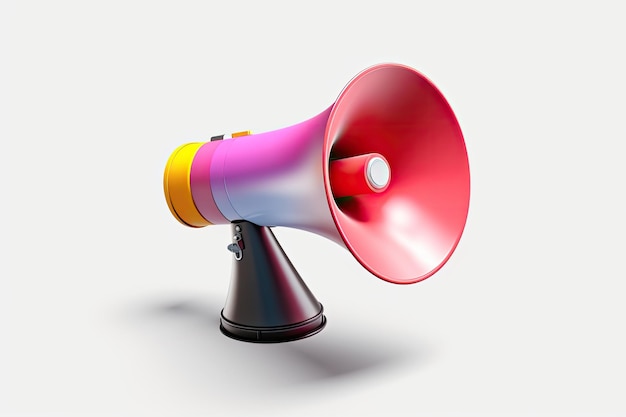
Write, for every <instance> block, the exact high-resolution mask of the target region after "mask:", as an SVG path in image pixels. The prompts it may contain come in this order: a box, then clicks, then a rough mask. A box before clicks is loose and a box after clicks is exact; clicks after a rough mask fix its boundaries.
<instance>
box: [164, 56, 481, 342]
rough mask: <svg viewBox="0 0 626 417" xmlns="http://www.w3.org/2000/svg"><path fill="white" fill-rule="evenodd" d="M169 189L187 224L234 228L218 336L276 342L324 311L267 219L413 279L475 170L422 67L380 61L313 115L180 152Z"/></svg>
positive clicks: (433, 256) (425, 265) (448, 245)
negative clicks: (228, 225)
mask: <svg viewBox="0 0 626 417" xmlns="http://www.w3.org/2000/svg"><path fill="white" fill-rule="evenodd" d="M164 191H165V197H166V201H167V204H168V206H169V209H170V211H171V213H172V214H173V215H174V217H175V218H176V219H178V220H179V221H180V222H181V223H182V224H184V225H186V226H190V227H196V228H198V227H204V226H207V225H211V224H213V225H215V224H232V236H233V241H232V242H231V243H230V244H229V245H228V249H229V250H230V251H231V252H232V255H233V272H232V275H231V283H230V288H229V293H228V296H227V300H226V303H225V306H224V309H223V310H222V314H221V320H220V329H221V330H222V332H223V333H224V334H225V335H227V336H229V337H232V338H235V339H239V340H244V341H252V342H280V341H289V340H295V339H299V338H302V337H307V336H310V335H312V334H315V333H317V332H319V331H320V330H321V329H322V328H323V327H324V326H325V324H326V318H325V316H324V314H323V308H322V305H321V304H320V303H319V302H318V301H317V300H316V299H315V297H314V296H313V294H311V292H310V290H309V289H308V287H307V286H306V284H305V283H304V281H303V280H302V278H301V277H300V275H299V274H298V272H297V271H296V270H295V268H294V267H293V265H292V264H291V262H290V261H289V259H288V258H287V256H286V254H285V253H284V251H283V250H282V248H281V247H280V245H279V244H278V242H277V241H276V238H275V236H274V235H273V233H272V231H271V229H270V228H271V227H273V226H284V227H293V228H296V229H301V230H306V231H309V232H312V233H316V234H318V235H321V236H324V237H326V238H328V239H330V240H332V241H334V242H336V243H338V244H339V245H341V246H343V247H345V248H346V249H347V250H349V251H350V253H352V255H353V256H354V257H355V258H356V259H357V260H358V262H359V263H360V264H361V265H362V266H363V267H365V268H366V269H367V270H368V271H369V272H371V273H372V274H373V275H375V276H377V277H378V278H381V279H383V280H385V281H388V282H391V283H395V284H411V283H415V282H418V281H421V280H424V279H426V278H428V277H429V276H431V275H433V274H434V273H435V272H437V271H438V270H439V269H440V268H441V267H442V266H443V265H444V264H445V263H446V262H447V261H448V259H449V258H450V256H451V255H452V253H453V252H454V250H455V248H456V246H457V244H458V242H459V240H460V238H461V235H462V233H463V229H464V227H465V222H466V219H467V213H468V208H469V199H470V173H469V163H468V158H467V151H466V148H465V142H464V139H463V135H462V132H461V129H460V127H459V124H458V121H457V119H456V117H455V115H454V113H453V111H452V109H451V108H450V105H449V104H448V102H447V101H446V99H445V98H444V96H443V95H442V94H441V92H440V91H439V90H438V89H437V88H436V87H435V85H434V84H433V83H432V82H431V81H430V80H428V79H427V78H426V77H425V76H424V75H422V74H421V73H419V72H418V71H416V70H415V69H413V68H410V67H407V66H404V65H399V64H380V65H376V66H373V67H370V68H367V69H365V70H364V71H362V72H360V73H359V74H358V75H356V76H355V77H354V78H353V79H352V80H351V81H350V82H349V83H348V84H347V85H346V87H345V88H344V89H343V90H342V91H341V93H340V94H339V97H338V98H337V100H336V101H335V103H334V104H332V105H331V106H330V107H328V108H327V109H326V110H324V111H323V112H321V113H320V114H318V115H317V116H315V117H313V118H311V119H309V120H306V121H304V122H301V123H299V124H296V125H293V126H290V127H286V128H283V129H279V130H274V131H271V132H265V133H259V134H251V133H250V132H249V131H245V132H238V133H234V134H232V135H231V137H230V138H224V135H221V136H214V137H212V138H211V140H210V141H207V142H197V143H188V144H185V145H182V146H180V147H179V148H178V149H176V150H175V151H174V152H173V153H172V155H171V156H170V158H169V160H168V162H167V165H166V168H165V173H164Z"/></svg>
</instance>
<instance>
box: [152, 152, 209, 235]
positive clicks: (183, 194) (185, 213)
mask: <svg viewBox="0 0 626 417" xmlns="http://www.w3.org/2000/svg"><path fill="white" fill-rule="evenodd" d="M202 145H203V143H188V144H186V145H182V146H179V147H178V148H177V149H176V150H175V151H174V152H172V155H171V156H170V159H169V160H168V161H167V165H166V166H165V173H164V174H163V191H164V192H165V200H166V201H167V206H168V207H169V208H170V211H171V212H172V214H173V215H174V217H176V219H177V220H178V221H179V222H181V223H182V224H184V225H186V226H191V227H204V226H208V225H209V224H211V222H209V221H208V220H207V219H205V218H204V217H202V215H201V214H200V212H199V211H198V209H197V208H196V205H195V203H194V202H193V196H192V194H191V184H190V182H189V176H190V173H191V163H192V162H193V158H194V156H195V155H196V152H197V151H198V149H200V147H201V146H202Z"/></svg>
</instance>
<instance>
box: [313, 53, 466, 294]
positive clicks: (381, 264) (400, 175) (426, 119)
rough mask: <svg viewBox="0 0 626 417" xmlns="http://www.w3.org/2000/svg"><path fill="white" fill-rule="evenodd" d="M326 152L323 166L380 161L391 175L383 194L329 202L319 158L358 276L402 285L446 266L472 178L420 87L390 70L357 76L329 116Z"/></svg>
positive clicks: (415, 78) (410, 75)
mask: <svg viewBox="0 0 626 417" xmlns="http://www.w3.org/2000/svg"><path fill="white" fill-rule="evenodd" d="M324 151H325V152H324V153H325V155H330V159H337V158H346V157H351V156H355V155H361V154H366V153H379V154H381V155H383V156H384V157H385V158H386V159H387V161H388V163H389V165H390V167H391V172H392V176H391V181H390V183H389V186H388V188H387V189H386V190H385V191H384V192H382V193H368V194H361V195H356V196H352V197H346V198H341V199H337V198H334V196H333V193H332V189H331V185H330V179H329V164H330V161H329V158H324V162H323V164H324V176H325V178H324V182H325V187H326V194H327V199H328V204H329V206H330V210H331V214H332V217H333V220H334V221H335V224H336V226H337V229H338V231H339V233H340V235H341V237H342V239H343V241H344V243H345V245H346V247H347V248H348V249H349V250H350V251H351V252H352V254H353V255H354V256H355V258H356V259H357V260H358V261H359V262H360V263H361V264H362V265H363V266H364V267H365V268H367V269H368V270H369V271H370V272H372V273H373V274H374V275H376V276H378V277H379V278H382V279H384V280H386V281H390V282H393V283H398V284H408V283H413V282H418V281H421V280H423V279H425V278H428V277H429V276H431V275H432V274H434V273H435V272H436V271H437V270H439V269H440V268H441V267H442V266H443V265H444V264H445V262H446V261H447V260H448V259H449V257H450V256H451V254H452V252H453V251H454V249H455V248H456V246H457V244H458V242H459V239H460V238H461V235H462V233H463V229H464V227H465V222H466V218H467V212H468V208H469V197H470V173H469V164H468V159H467V152H466V149H465V142H464V140H463V135H462V133H461V129H460V127H459V124H458V122H457V120H456V117H455V115H454V113H453V112H452V109H451V108H450V106H449V105H448V103H447V101H446V99H445V98H444V97H443V95H442V94H441V93H440V92H439V90H438V89H437V88H436V87H435V86H434V85H433V84H432V83H431V82H430V81H429V80H428V79H427V78H426V77H424V76H423V75H421V74H420V73H419V72H417V71H415V70H414V69H412V68H409V67H405V66H402V65H397V64H382V65H377V66H375V67H371V68H369V69H366V70H365V71H363V72H361V73H360V74H358V75H357V76H356V77H355V78H354V79H352V80H351V81H350V83H349V84H348V85H347V86H346V87H345V88H344V90H343V91H342V92H341V94H340V96H339V98H338V99H337V102H336V104H335V105H334V107H333V110H332V113H331V115H330V117H329V122H328V125H327V128H326V133H325V138H324Z"/></svg>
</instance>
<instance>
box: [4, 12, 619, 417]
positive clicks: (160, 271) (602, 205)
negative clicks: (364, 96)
mask: <svg viewBox="0 0 626 417" xmlns="http://www.w3.org/2000/svg"><path fill="white" fill-rule="evenodd" d="M504 3H505V2H496V1H473V2H460V1H459V2H449V1H430V2H408V1H407V2H398V1H385V2H379V3H376V4H375V3H373V2H366V1H364V2H339V1H336V2H330V1H317V2H311V3H307V4H305V3H298V2H284V3H279V2H275V1H260V2H246V1H236V2H228V1H219V2H218V1H208V0H205V1H197V2H192V1H176V2H169V4H165V2H148V1H132V0H130V1H106V2H105V1H103V2H94V1H92V2H86V1H74V2H72V1H53V2H45V1H38V2H37V1H20V2H17V1H15V2H9V3H4V2H3V3H2V9H1V10H0V16H1V18H0V19H1V22H0V23H1V25H0V26H1V28H0V29H1V33H0V34H1V38H2V39H1V41H2V55H1V61H0V71H1V73H0V76H1V79H2V90H1V91H0V97H1V101H0V103H1V106H2V107H1V116H2V120H1V122H2V123H1V124H0V125H1V128H2V131H1V132H0V133H1V141H2V153H1V160H2V164H1V165H2V184H3V192H2V218H3V229H2V230H3V232H2V243H3V250H2V270H1V271H0V272H1V273H2V275H1V278H0V415H5V416H22V415H28V416H71V415H76V416H92V415H102V416H137V415H149V416H210V415H238V416H239V415H241V416H244V415H245V416H249V415H274V416H283V415H284V416H286V415H290V416H293V415H316V416H321V415H396V414H398V415H401V414H407V415H409V414H410V415H435V416H437V415H485V414H487V413H495V414H497V415H533V416H536V415H557V414H563V415H568V416H573V415H581V416H582V415H584V416H616V415H626V398H625V397H626V394H625V393H626V359H625V357H626V353H625V352H626V335H625V330H624V329H625V327H626V326H625V323H624V322H625V318H626V306H625V303H624V297H625V295H626V284H625V280H626V268H625V267H624V256H625V249H626V245H625V244H624V241H623V236H624V234H625V232H626V222H625V220H624V213H625V212H626V203H625V198H624V197H625V191H624V190H625V186H624V181H625V180H626V168H625V166H626V163H625V162H624V155H625V152H624V150H625V146H624V141H625V139H626V128H625V126H624V114H625V111H626V106H625V105H624V97H625V96H626V83H625V81H624V74H625V73H626V62H625V60H626V58H625V56H626V55H625V52H624V50H625V44H624V41H625V40H626V30H625V29H624V27H625V25H624V11H623V5H620V2H618V1H614V2H610V1H597V2H586V3H587V5H586V6H585V5H583V4H584V3H585V2H565V1H525V2H519V3H518V4H517V5H515V4H513V3H512V2H510V3H508V4H504ZM389 61H391V62H398V63H402V64H406V65H409V66H412V67H414V68H416V69H418V70H419V71H421V72H423V73H424V74H426V75H427V76H428V77H429V78H430V79H431V80H432V81H433V82H434V83H435V84H436V85H437V86H438V87H439V88H440V89H441V91H442V92H443V93H444V95H445V96H446V97H447V99H448V101H449V102H450V104H451V106H452V108H453V109H454V111H455V113H456V115H457V117H458V119H459V122H460V124H461V127H462V129H463V132H464V135H465V139H466V143H467V149H468V153H469V157H470V166H471V173H472V199H471V207H470V214H469V218H468V223H467V227H466V230H465V234H464V236H463V238H462V240H461V242H460V244H459V246H458V249H457V251H456V252H455V253H454V255H453V256H452V258H451V259H450V261H449V262H448V263H447V264H446V266H445V267H444V268H443V269H442V270H441V271H440V272H439V273H437V274H436V275H435V276H433V277H432V278H430V279H428V280H426V281H424V282H422V283H419V284H415V285H412V286H396V285H392V284H388V283H385V282H383V281H380V280H378V279H377V278H375V277H374V276H372V275H370V274H369V273H368V272H367V271H365V270H364V269H363V268H361V267H360V265H359V264H358V263H357V262H356V261H355V260H354V259H353V258H352V257H351V256H350V254H349V253H348V252H347V251H345V250H344V249H342V248H340V247H339V246H337V245H335V244H334V243H331V242H329V241H326V240H325V239H323V238H321V237H319V236H316V235H312V234H308V233H305V232H300V231H295V230H289V229H276V231H275V232H276V234H277V236H278V237H279V239H280V241H281V243H282V245H283V247H284V248H285V250H286V251H287V253H288V254H289V255H290V257H291V259H292V261H293V263H294V264H295V265H296V266H297V268H298V269H299V271H300V273H301V274H302V276H303V277H304V279H305V280H306V282H307V283H308V285H309V287H310V288H311V289H312V290H313V291H314V293H315V294H316V296H317V297H318V299H319V300H320V301H321V302H322V303H323V304H324V307H325V310H326V314H327V317H328V320H329V321H328V326H327V328H326V329H325V330H324V331H323V332H322V333H320V334H319V335H316V336H314V337H312V338H309V339H306V340H302V341H298V342H294V343H289V344H281V345H256V344H247V343H241V342H235V341H232V340H230V339H227V338H226V337H224V336H222V335H221V333H220V332H219V330H218V316H219V311H220V309H221V307H222V306H223V302H224V299H225V296H226V292H227V289H228V277H229V274H230V260H231V256H230V255H229V253H228V252H227V251H226V250H225V246H226V244H227V243H229V228H228V227H227V226H219V227H217V226H216V227H209V228H205V229H200V230H194V229H188V228H185V227H183V226H181V225H180V224H178V223H177V222H176V221H175V220H174V219H173V217H172V216H171V215H170V213H169V211H168V209H167V206H166V204H165V201H164V198H163V192H162V173H163V168H164V165H165V162H166V160H167V158H168V156H169V155H170V153H171V152H172V151H173V150H174V149H175V148H176V147H177V146H178V145H180V144H182V143H186V142H188V141H193V140H208V138H209V137H210V136H212V135H215V134H220V133H227V134H228V133H230V132H235V131H239V130H246V129H251V130H253V131H255V132H263V131H268V130H274V129H277V128H280V127H284V126H288V125H291V124H294V123H297V122H300V121H302V120H305V119H308V118H309V117H312V116H314V115H316V114H318V113H319V112H320V111H321V110H323V109H325V108H326V107H327V106H329V105H330V104H331V103H332V102H333V101H334V100H335V98H336V97H337V94H338V93H339V91H340V90H341V89H342V88H343V86H344V85H345V84H346V83H347V82H348V81H349V80H350V78H352V77H353V76H354V75H356V74H357V73H358V72H359V71H361V70H362V69H364V68H366V67H368V66H370V65H373V64H376V63H380V62H389ZM5 231H8V233H5ZM373 239H375V237H373ZM7 248H8V249H7Z"/></svg>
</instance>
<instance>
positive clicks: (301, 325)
mask: <svg viewBox="0 0 626 417" xmlns="http://www.w3.org/2000/svg"><path fill="white" fill-rule="evenodd" d="M232 233H233V237H234V239H233V240H234V241H235V242H236V243H235V244H231V245H229V250H231V251H232V252H233V255H234V258H233V268H232V276H231V281H230V288H229V290H228V297H227V299H226V303H225V305H224V309H223V310H222V315H221V320H220V328H221V330H222V332H223V333H224V334H225V335H227V336H229V337H232V338H235V339H239V340H245V341H250V342H283V341H288V340H294V339H301V338H303V337H307V336H311V335H313V334H315V333H318V332H319V331H320V330H322V329H323V328H324V326H325V325H326V318H325V317H324V315H323V308H322V305H321V304H320V303H319V302H318V301H317V300H316V299H315V297H314V296H313V294H312V293H311V291H310V290H309V288H308V287H307V286H306V284H305V283H304V281H303V280H302V278H301V277H300V275H299V274H298V272H297V271H296V270H295V268H294V267H293V265H292V264H291V262H290V261H289V259H288V258H287V256H286V255H285V252H284V251H283V249H282V248H281V247H280V244H279V243H278V242H277V241H276V238H275V237H274V234H273V233H272V231H271V230H270V229H269V228H268V227H261V226H257V225H255V224H252V223H249V222H245V221H244V222H236V223H234V224H233V226H232ZM232 245H235V246H237V247H238V248H239V251H237V250H236V249H233V248H231V247H232ZM237 252H239V253H240V255H237Z"/></svg>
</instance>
